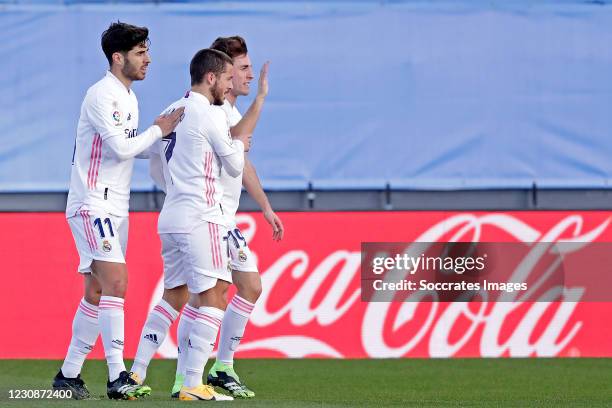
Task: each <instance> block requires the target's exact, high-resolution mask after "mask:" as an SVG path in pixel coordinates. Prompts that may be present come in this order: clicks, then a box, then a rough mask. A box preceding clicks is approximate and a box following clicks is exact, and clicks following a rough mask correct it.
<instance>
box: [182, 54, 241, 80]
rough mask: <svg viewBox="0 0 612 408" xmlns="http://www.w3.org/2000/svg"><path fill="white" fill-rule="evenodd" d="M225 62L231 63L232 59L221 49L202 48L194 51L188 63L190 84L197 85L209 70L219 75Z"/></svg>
mask: <svg viewBox="0 0 612 408" xmlns="http://www.w3.org/2000/svg"><path fill="white" fill-rule="evenodd" d="M225 64H230V65H233V62H232V59H231V58H230V57H229V56H228V55H227V54H224V53H222V52H221V51H217V50H211V49H210V48H204V49H203V50H200V51H198V52H196V54H195V55H194V56H193V58H192V59H191V64H189V74H190V75H191V85H198V84H200V83H202V81H203V80H204V76H205V75H206V74H208V73H209V72H212V73H213V74H215V75H221V73H222V72H223V71H225Z"/></svg>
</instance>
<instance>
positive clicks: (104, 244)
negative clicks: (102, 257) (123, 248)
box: [102, 240, 113, 252]
mask: <svg viewBox="0 0 612 408" xmlns="http://www.w3.org/2000/svg"><path fill="white" fill-rule="evenodd" d="M102 249H103V250H104V252H110V251H112V250H113V247H112V246H111V244H110V242H108V241H107V240H104V241H103V242H102Z"/></svg>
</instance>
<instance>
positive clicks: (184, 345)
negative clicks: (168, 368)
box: [176, 305, 198, 376]
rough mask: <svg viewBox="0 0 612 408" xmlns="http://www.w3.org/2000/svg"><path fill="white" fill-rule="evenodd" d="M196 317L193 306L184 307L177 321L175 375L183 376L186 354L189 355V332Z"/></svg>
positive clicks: (196, 313) (196, 311) (195, 309)
mask: <svg viewBox="0 0 612 408" xmlns="http://www.w3.org/2000/svg"><path fill="white" fill-rule="evenodd" d="M197 315H198V309H197V308H195V307H193V306H189V305H187V306H185V308H184V309H183V313H181V318H180V319H179V324H178V329H177V336H176V337H177V343H178V358H177V361H176V374H177V375H178V374H180V375H182V376H185V363H186V361H187V354H188V353H189V347H188V345H189V332H190V331H191V326H192V325H193V321H194V320H195V319H196V317H197Z"/></svg>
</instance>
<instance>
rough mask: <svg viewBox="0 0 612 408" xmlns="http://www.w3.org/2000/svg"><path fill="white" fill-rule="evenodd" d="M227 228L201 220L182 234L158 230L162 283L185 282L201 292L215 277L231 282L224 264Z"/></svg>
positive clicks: (213, 282)
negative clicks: (162, 232)
mask: <svg viewBox="0 0 612 408" xmlns="http://www.w3.org/2000/svg"><path fill="white" fill-rule="evenodd" d="M226 235H227V229H226V228H225V227H224V226H223V225H219V224H213V223H209V222H206V221H201V222H200V224H199V225H198V226H196V227H195V228H194V229H193V230H192V231H191V232H189V233H186V234H183V233H181V234H178V233H167V234H159V236H160V238H161V242H162V258H163V260H164V287H165V288H166V289H172V288H176V287H177V286H181V285H187V289H188V290H189V292H191V293H202V292H204V291H206V290H208V289H210V288H212V287H214V286H215V285H216V284H217V279H221V280H224V281H227V282H229V283H231V282H232V274H231V272H230V270H229V268H228V253H227V252H228V247H227V240H224V239H223V238H224V237H225V236H226Z"/></svg>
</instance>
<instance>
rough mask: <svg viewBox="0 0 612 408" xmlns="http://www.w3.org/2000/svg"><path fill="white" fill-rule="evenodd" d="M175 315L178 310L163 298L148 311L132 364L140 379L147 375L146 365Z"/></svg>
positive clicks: (161, 341)
mask: <svg viewBox="0 0 612 408" xmlns="http://www.w3.org/2000/svg"><path fill="white" fill-rule="evenodd" d="M177 316H178V312H177V311H176V310H174V309H173V308H172V306H170V304H168V302H166V301H165V300H164V299H162V300H160V301H159V303H158V304H157V305H156V306H155V307H154V308H153V310H151V312H150V313H149V317H148V318H147V321H146V322H145V325H144V327H143V328H142V334H141V335H140V342H139V343H138V350H137V351H136V357H134V364H133V365H132V371H133V372H134V373H136V374H138V375H139V376H140V379H141V380H143V381H144V379H145V378H146V377H147V367H148V366H149V363H150V362H151V359H152V358H153V356H154V355H155V353H156V352H157V349H158V348H159V346H161V344H162V343H163V342H164V340H165V339H166V335H167V334H168V330H169V329H170V326H172V322H174V320H176V317H177Z"/></svg>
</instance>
